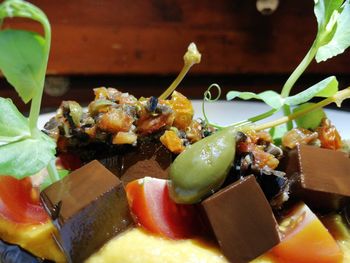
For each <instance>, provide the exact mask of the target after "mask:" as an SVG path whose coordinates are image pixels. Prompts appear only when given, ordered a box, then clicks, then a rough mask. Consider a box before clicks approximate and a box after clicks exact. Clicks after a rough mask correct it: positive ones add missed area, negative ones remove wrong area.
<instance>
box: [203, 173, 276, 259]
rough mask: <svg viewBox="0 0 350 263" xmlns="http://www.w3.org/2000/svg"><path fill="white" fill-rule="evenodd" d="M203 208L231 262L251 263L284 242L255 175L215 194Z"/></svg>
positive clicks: (205, 201) (207, 200)
mask: <svg viewBox="0 0 350 263" xmlns="http://www.w3.org/2000/svg"><path fill="white" fill-rule="evenodd" d="M201 205H202V207H203V210H204V212H205V215H206V217H207V221H208V222H209V223H210V227H211V230H212V232H213V233H214V235H215V237H216V239H217V241H218V244H219V246H220V247H221V250H222V252H223V254H224V255H225V256H226V257H227V259H228V260H229V261H230V262H235V263H246V262H249V261H251V260H253V259H254V258H256V257H258V256H260V255H261V254H263V253H265V252H266V251H268V250H270V249H271V248H272V247H274V246H275V245H277V244H278V243H279V242H280V236H279V232H278V224H277V222H276V219H275V217H274V215H273V212H272V209H271V207H270V205H269V203H268V201H267V200H266V198H265V195H264V193H263V192H262V190H261V188H260V186H259V185H258V183H257V182H256V179H255V177H254V176H252V175H251V176H248V177H245V178H242V179H240V180H239V181H237V182H235V183H233V184H231V185H229V186H227V187H226V188H224V189H222V190H220V191H219V192H217V193H215V194H213V195H212V196H211V197H209V198H207V199H206V200H204V201H203V202H202V204H201Z"/></svg>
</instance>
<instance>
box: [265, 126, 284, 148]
mask: <svg viewBox="0 0 350 263" xmlns="http://www.w3.org/2000/svg"><path fill="white" fill-rule="evenodd" d="M287 131H288V129H287V126H286V125H279V126H275V127H272V128H271V129H270V131H269V133H270V135H271V137H272V139H273V142H274V144H276V145H277V146H279V145H281V144H282V137H283V135H284V134H286V132H287Z"/></svg>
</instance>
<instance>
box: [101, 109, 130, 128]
mask: <svg viewBox="0 0 350 263" xmlns="http://www.w3.org/2000/svg"><path fill="white" fill-rule="evenodd" d="M133 121H134V120H133V118H132V117H130V116H129V115H127V114H126V113H125V112H124V111H122V110H121V109H114V108H113V109H111V110H109V111H108V112H107V113H106V114H103V115H102V116H101V118H100V119H99V120H98V127H99V128H100V129H101V130H103V131H107V132H111V133H117V132H119V131H124V132H127V131H128V130H129V129H130V128H131V125H132V123H133Z"/></svg>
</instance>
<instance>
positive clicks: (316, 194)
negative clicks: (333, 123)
mask: <svg viewBox="0 0 350 263" xmlns="http://www.w3.org/2000/svg"><path fill="white" fill-rule="evenodd" d="M286 174H287V177H288V178H289V179H291V181H292V185H291V193H292V195H293V196H297V197H298V198H300V199H302V200H303V201H304V202H305V203H306V204H307V205H308V206H310V207H311V208H313V209H318V210H322V211H325V212H326V211H330V210H333V211H334V210H338V209H340V208H341V207H342V206H343V205H344V204H345V203H347V202H348V200H349V197H350V159H349V157H348V156H347V155H346V154H345V153H343V152H340V151H334V150H328V149H322V148H318V147H314V146H309V145H298V146H297V147H296V148H295V149H294V150H292V151H290V152H289V155H288V164H287V169H286Z"/></svg>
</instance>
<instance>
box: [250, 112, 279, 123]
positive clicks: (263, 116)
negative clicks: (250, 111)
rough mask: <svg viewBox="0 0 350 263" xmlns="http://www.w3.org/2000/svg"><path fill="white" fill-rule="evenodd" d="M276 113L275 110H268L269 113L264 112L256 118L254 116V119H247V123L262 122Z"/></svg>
mask: <svg viewBox="0 0 350 263" xmlns="http://www.w3.org/2000/svg"><path fill="white" fill-rule="evenodd" d="M276 112H277V110H276V109H271V110H269V111H267V112H264V113H262V114H259V115H257V116H254V117H251V118H249V119H248V120H247V121H248V122H257V121H260V120H263V119H265V118H268V117H270V116H272V115H273V114H274V113H276Z"/></svg>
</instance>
